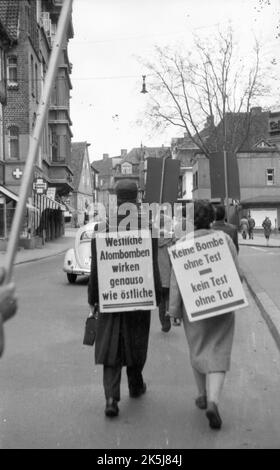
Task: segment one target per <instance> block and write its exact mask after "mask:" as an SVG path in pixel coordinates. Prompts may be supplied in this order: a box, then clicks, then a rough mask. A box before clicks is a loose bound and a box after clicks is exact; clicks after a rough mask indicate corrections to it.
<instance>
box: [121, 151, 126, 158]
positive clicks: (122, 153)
mask: <svg viewBox="0 0 280 470" xmlns="http://www.w3.org/2000/svg"><path fill="white" fill-rule="evenodd" d="M126 156H127V150H126V149H121V157H122V158H124V157H126Z"/></svg>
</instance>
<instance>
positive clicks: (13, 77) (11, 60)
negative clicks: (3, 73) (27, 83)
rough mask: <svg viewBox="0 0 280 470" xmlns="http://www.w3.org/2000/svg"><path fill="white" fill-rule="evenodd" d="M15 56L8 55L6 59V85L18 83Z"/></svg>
mask: <svg viewBox="0 0 280 470" xmlns="http://www.w3.org/2000/svg"><path fill="white" fill-rule="evenodd" d="M17 68H18V65H17V57H16V56H9V57H8V59H7V79H8V86H17V85H18V76H17Z"/></svg>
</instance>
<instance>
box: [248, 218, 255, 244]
mask: <svg viewBox="0 0 280 470" xmlns="http://www.w3.org/2000/svg"><path fill="white" fill-rule="evenodd" d="M248 225H249V240H253V239H254V228H255V225H256V222H255V220H254V219H253V217H251V215H249V217H248Z"/></svg>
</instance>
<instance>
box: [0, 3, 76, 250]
mask: <svg viewBox="0 0 280 470" xmlns="http://www.w3.org/2000/svg"><path fill="white" fill-rule="evenodd" d="M62 4H63V1H61V0H29V1H28V0H13V1H11V0H1V2H0V19H1V21H3V23H4V24H5V25H6V28H7V30H8V32H9V34H10V36H11V37H12V39H13V44H12V46H11V47H9V50H8V51H7V52H6V84H7V101H6V106H5V109H4V116H3V119H4V131H3V149H4V150H3V152H4V155H3V162H4V170H5V179H4V182H3V183H4V186H5V190H6V192H7V191H8V192H9V195H8V196H7V195H6V196H5V198H6V204H7V206H9V205H12V206H13V207H12V208H11V210H10V211H9V208H7V211H6V212H7V217H6V220H5V222H4V223H5V237H6V238H7V237H8V234H9V230H10V228H11V221H12V216H13V212H14V210H15V206H16V202H17V196H18V194H19V189H20V185H21V181H22V176H23V173H24V167H25V162H26V158H27V155H28V150H29V146H30V142H31V139H32V137H31V136H32V132H33V129H34V126H35V123H36V119H37V108H38V105H39V102H40V98H41V94H42V90H43V86H44V82H45V76H46V73H47V69H48V64H49V60H50V55H51V52H52V46H53V39H54V36H55V33H56V28H57V23H58V19H59V15H60V11H61V7H62ZM71 37H73V27H72V23H71V24H70V25H69V28H68V32H67V36H66V38H65V41H64V44H63V51H62V53H61V58H60V61H59V67H58V71H57V76H56V82H55V86H54V90H53V93H52V97H51V102H50V107H49V112H48V119H47V120H46V124H45V128H44V132H43V136H42V140H41V145H40V149H39V152H38V156H37V160H36V165H34V173H33V181H34V183H35V182H36V181H38V179H39V180H40V181H43V182H44V185H45V188H49V190H50V191H51V194H52V197H48V195H47V194H41V190H40V191H38V190H37V189H36V185H35V186H34V185H33V187H32V188H30V195H29V201H28V203H29V204H28V206H27V209H26V214H25V218H24V225H23V227H22V233H21V243H22V244H23V245H24V246H26V247H28V246H30V247H32V246H33V245H34V243H35V242H36V240H37V241H39V242H40V240H41V239H42V240H43V241H44V240H49V239H53V238H55V237H57V236H60V235H61V234H62V233H63V230H64V228H63V214H62V211H61V209H62V208H63V206H62V205H61V202H62V200H63V197H64V196H66V195H67V194H68V193H69V192H70V191H72V190H73V171H72V170H71V168H70V159H71V138H72V133H71V124H72V123H71V119H70V106H69V98H70V90H71V88H72V85H71V81H70V74H71V64H70V62H69V59H68V54H67V46H68V41H69V39H71ZM50 191H49V194H50ZM44 192H46V191H44ZM8 214H9V215H8ZM38 239H40V240H38ZM31 240H32V242H31Z"/></svg>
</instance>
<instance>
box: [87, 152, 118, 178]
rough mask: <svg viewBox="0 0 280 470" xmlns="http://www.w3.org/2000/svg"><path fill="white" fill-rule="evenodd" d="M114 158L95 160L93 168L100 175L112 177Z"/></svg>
mask: <svg viewBox="0 0 280 470" xmlns="http://www.w3.org/2000/svg"><path fill="white" fill-rule="evenodd" d="M112 160H113V159H112V158H109V157H108V158H105V159H104V158H103V159H102V160H95V161H94V162H92V164H91V166H92V168H93V169H94V170H96V171H98V173H99V175H100V176H101V177H102V176H110V175H111V174H112V169H113V162H112Z"/></svg>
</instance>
